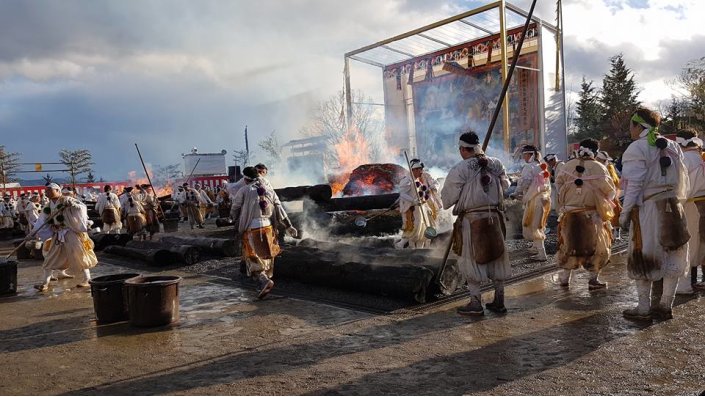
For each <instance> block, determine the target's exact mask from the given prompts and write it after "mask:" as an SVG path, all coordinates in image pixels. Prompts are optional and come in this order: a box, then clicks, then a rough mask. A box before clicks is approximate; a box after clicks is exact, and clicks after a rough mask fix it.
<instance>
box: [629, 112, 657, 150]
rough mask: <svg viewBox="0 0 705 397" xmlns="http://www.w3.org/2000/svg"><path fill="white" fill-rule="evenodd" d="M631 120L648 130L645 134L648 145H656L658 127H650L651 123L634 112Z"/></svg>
mask: <svg viewBox="0 0 705 397" xmlns="http://www.w3.org/2000/svg"><path fill="white" fill-rule="evenodd" d="M632 121H633V122H635V123H638V124H640V125H641V126H642V127H644V128H646V129H648V130H649V132H648V133H647V134H646V139H647V140H648V142H649V145H651V146H656V136H657V135H658V127H652V126H651V124H649V123H647V122H646V120H644V119H642V118H641V116H639V115H638V114H636V113H635V114H634V116H632Z"/></svg>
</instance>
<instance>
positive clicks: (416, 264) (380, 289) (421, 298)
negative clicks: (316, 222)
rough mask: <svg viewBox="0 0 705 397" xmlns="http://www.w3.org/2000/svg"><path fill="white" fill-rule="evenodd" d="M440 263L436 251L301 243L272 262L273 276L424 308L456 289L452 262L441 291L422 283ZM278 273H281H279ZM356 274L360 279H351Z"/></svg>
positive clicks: (456, 276)
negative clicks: (409, 301)
mask: <svg viewBox="0 0 705 397" xmlns="http://www.w3.org/2000/svg"><path fill="white" fill-rule="evenodd" d="M441 262H442V252H441V251H440V250H436V249H419V250H397V249H393V248H376V247H362V248H361V247H356V246H353V245H348V244H340V243H332V242H322V241H315V240H309V239H307V240H303V241H302V242H301V243H300V244H299V245H298V246H295V247H287V248H286V249H285V250H284V252H283V253H282V254H280V256H279V257H278V258H277V260H276V261H275V266H278V267H277V269H276V270H275V274H276V275H277V277H284V278H294V279H297V280H300V281H302V282H307V283H312V284H318V285H324V286H333V287H337V288H342V289H348V290H354V291H360V292H368V293H373V294H377V295H388V296H395V297H398V298H403V299H412V300H414V301H416V302H426V301H428V300H433V299H435V296H436V295H439V294H441V293H443V294H446V295H447V294H450V293H453V292H454V291H455V290H456V289H457V288H458V287H459V285H460V282H461V276H460V273H459V271H458V267H457V263H456V260H455V259H450V260H448V265H447V267H446V271H445V272H444V280H443V284H444V286H445V288H443V290H441V287H440V286H439V285H437V284H436V283H434V282H433V281H434V280H435V277H431V278H430V279H427V278H426V276H425V274H431V275H433V276H435V275H436V274H437V273H438V271H439V270H440V267H441ZM279 267H282V268H283V269H282V270H281V271H280V270H279ZM414 269H417V270H414ZM418 269H422V270H418ZM359 272H366V274H353V273H359ZM397 279H398V280H400V281H399V284H398V285H390V280H392V282H391V284H394V282H393V280H397Z"/></svg>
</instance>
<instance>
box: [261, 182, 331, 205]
mask: <svg viewBox="0 0 705 397" xmlns="http://www.w3.org/2000/svg"><path fill="white" fill-rule="evenodd" d="M274 191H275V192H277V196H279V199H280V200H281V201H295V200H303V198H304V197H309V198H310V199H311V200H313V201H315V202H325V201H328V200H330V199H331V197H333V190H332V189H331V187H330V185H313V186H294V187H285V188H282V189H274Z"/></svg>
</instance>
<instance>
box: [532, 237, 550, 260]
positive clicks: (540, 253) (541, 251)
mask: <svg viewBox="0 0 705 397" xmlns="http://www.w3.org/2000/svg"><path fill="white" fill-rule="evenodd" d="M534 246H535V247H536V251H537V254H536V255H534V256H532V257H531V259H533V260H536V261H541V262H543V261H545V260H546V259H548V258H547V257H546V247H544V245H543V240H535V241H534Z"/></svg>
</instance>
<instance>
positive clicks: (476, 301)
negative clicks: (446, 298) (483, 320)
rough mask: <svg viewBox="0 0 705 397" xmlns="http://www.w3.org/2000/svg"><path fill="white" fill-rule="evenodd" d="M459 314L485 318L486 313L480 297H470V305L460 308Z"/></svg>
mask: <svg viewBox="0 0 705 397" xmlns="http://www.w3.org/2000/svg"><path fill="white" fill-rule="evenodd" d="M457 312H458V314H460V315H463V316H484V315H485V311H484V310H483V309H482V302H481V301H480V297H479V296H472V297H470V303H468V304H467V305H465V306H463V307H459V308H458V310H457Z"/></svg>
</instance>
